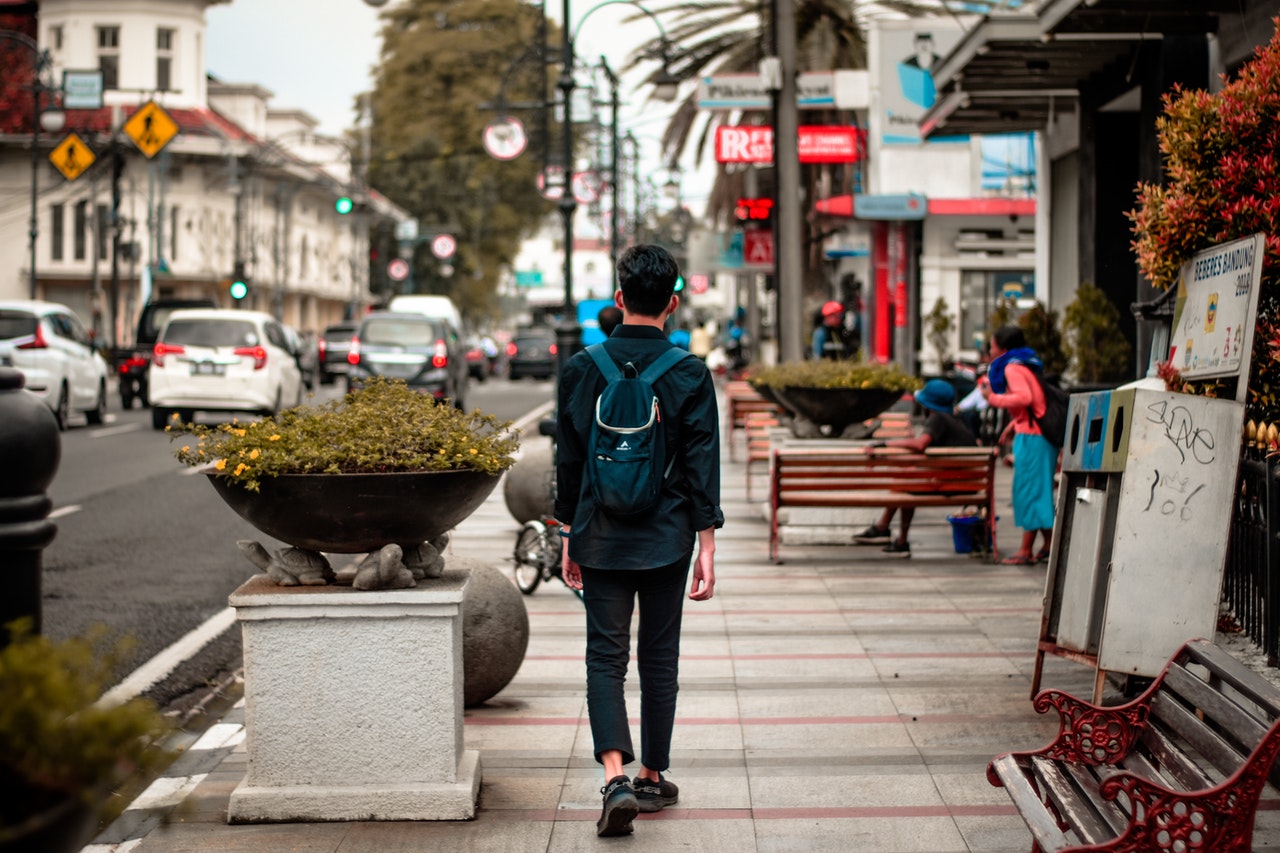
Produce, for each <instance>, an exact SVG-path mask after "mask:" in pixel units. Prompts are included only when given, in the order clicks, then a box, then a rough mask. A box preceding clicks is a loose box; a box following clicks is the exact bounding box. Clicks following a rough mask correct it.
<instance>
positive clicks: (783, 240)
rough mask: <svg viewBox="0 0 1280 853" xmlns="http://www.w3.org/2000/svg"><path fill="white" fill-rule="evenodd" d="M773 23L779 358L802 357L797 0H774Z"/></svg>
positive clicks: (798, 358)
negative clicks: (778, 70)
mask: <svg viewBox="0 0 1280 853" xmlns="http://www.w3.org/2000/svg"><path fill="white" fill-rule="evenodd" d="M773 25H774V33H775V38H776V39H777V50H778V60H779V63H780V64H781V66H782V87H781V89H779V91H778V120H777V124H776V126H775V127H774V129H773V145H774V151H775V156H776V157H777V164H778V174H777V178H778V187H777V193H778V195H777V200H776V203H775V205H774V215H775V216H776V217H777V231H776V233H777V235H778V239H777V245H775V246H774V252H776V253H777V261H778V263H777V269H778V280H777V281H776V282H775V288H776V291H777V299H778V329H777V331H778V349H779V360H780V361H783V362H788V361H799V360H800V359H801V358H803V357H804V352H803V348H802V347H801V346H800V339H801V336H802V334H803V329H804V318H803V316H802V308H803V290H804V281H803V277H804V270H803V264H802V263H801V240H800V228H801V224H802V220H801V216H800V151H799V134H800V127H799V117H798V116H797V113H796V106H797V103H798V101H797V94H798V93H797V91H796V19H795V0H774V15H773Z"/></svg>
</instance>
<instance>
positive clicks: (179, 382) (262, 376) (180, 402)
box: [148, 308, 302, 429]
mask: <svg viewBox="0 0 1280 853" xmlns="http://www.w3.org/2000/svg"><path fill="white" fill-rule="evenodd" d="M296 355H297V354H296V353H295V352H293V351H292V350H291V349H290V343H289V337H288V335H287V334H286V333H285V330H284V327H283V326H281V325H280V323H278V322H277V321H276V319H275V318H274V317H272V316H271V315H270V314H266V313H263V312H261V311H240V310H236V309H218V308H205V309H186V310H182V311H174V312H173V313H172V314H171V315H169V320H168V322H166V323H165V325H164V328H163V329H161V330H160V336H159V338H158V339H157V340H156V345H155V348H154V349H153V350H152V353H151V367H150V368H149V373H148V384H149V385H150V388H151V425H152V426H153V427H155V428H156V429H163V428H164V426H165V424H166V423H168V421H169V418H170V417H172V415H173V414H174V413H175V412H176V413H178V415H179V417H181V418H182V420H183V421H191V420H193V419H194V418H195V413H196V412H198V411H203V412H250V413H255V414H274V413H276V412H278V411H280V410H281V409H283V408H286V407H288V406H294V405H297V404H298V403H299V402H301V401H302V374H301V372H300V371H299V370H298V363H297V360H296Z"/></svg>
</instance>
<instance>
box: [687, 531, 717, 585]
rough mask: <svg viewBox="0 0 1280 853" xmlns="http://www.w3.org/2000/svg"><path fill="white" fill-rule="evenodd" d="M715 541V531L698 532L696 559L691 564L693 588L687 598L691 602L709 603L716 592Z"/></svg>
mask: <svg viewBox="0 0 1280 853" xmlns="http://www.w3.org/2000/svg"><path fill="white" fill-rule="evenodd" d="M715 564H716V540H715V530H714V529H708V530H701V531H699V532H698V559H696V560H694V562H693V586H692V587H691V588H690V589H689V598H690V599H691V600H693V601H709V600H710V599H711V596H713V595H715V592H716V565H715Z"/></svg>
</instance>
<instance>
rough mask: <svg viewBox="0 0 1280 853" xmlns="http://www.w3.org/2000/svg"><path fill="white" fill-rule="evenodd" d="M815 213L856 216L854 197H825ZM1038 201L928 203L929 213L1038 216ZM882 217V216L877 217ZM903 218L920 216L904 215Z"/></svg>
mask: <svg viewBox="0 0 1280 853" xmlns="http://www.w3.org/2000/svg"><path fill="white" fill-rule="evenodd" d="M813 209H814V211H815V212H817V213H820V214H823V215H825V216H842V217H845V218H846V219H853V218H854V198H853V196H851V195H837V196H832V197H831V198H824V199H821V200H819V201H817V202H815V203H814V205H813ZM1035 213H1036V200H1035V199H1034V198H1001V197H998V196H982V197H978V198H931V199H928V201H927V203H926V211H925V215H926V216H1035ZM876 218H883V217H876ZM901 218H902V219H916V218H919V217H914V216H910V217H907V216H904V217H901Z"/></svg>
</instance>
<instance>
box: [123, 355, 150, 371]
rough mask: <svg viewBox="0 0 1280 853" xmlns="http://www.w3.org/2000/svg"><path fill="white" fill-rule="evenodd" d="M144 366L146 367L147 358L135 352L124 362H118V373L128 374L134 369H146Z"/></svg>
mask: <svg viewBox="0 0 1280 853" xmlns="http://www.w3.org/2000/svg"><path fill="white" fill-rule="evenodd" d="M146 366H147V357H146V356H145V355H143V354H142V353H137V352H135V353H134V354H133V355H131V356H129V357H128V358H126V359H125V360H124V361H122V362H120V372H121V373H128V372H129V371H130V370H133V369H134V368H140V367H146Z"/></svg>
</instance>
